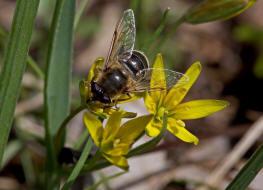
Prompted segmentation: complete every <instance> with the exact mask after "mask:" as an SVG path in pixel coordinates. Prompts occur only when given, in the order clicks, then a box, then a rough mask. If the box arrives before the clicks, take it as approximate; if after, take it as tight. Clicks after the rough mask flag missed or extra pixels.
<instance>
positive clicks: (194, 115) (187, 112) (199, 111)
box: [170, 100, 229, 120]
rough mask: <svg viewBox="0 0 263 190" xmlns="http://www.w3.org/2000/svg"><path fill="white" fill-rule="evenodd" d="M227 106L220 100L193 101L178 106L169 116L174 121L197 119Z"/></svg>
mask: <svg viewBox="0 0 263 190" xmlns="http://www.w3.org/2000/svg"><path fill="white" fill-rule="evenodd" d="M228 105H229V103H228V102H227V101H222V100H194V101H190V102H186V103H182V104H179V105H178V106H176V108H175V109H174V110H173V111H172V112H170V114H171V115H172V117H173V118H175V119H182V120H184V119H198V118H201V117H206V116H208V115H210V114H213V113H215V112H218V111H220V110H222V109H223V108H225V107H227V106H228Z"/></svg>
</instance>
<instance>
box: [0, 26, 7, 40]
mask: <svg viewBox="0 0 263 190" xmlns="http://www.w3.org/2000/svg"><path fill="white" fill-rule="evenodd" d="M0 36H2V37H3V38H7V37H8V35H7V33H6V31H5V30H4V29H3V28H2V26H0Z"/></svg>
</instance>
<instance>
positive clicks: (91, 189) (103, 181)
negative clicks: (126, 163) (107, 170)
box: [85, 171, 127, 190]
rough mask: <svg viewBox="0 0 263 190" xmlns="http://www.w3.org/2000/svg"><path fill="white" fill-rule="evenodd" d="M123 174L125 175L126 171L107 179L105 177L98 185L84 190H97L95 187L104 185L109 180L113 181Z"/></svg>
mask: <svg viewBox="0 0 263 190" xmlns="http://www.w3.org/2000/svg"><path fill="white" fill-rule="evenodd" d="M125 173H127V172H126V171H124V172H119V173H116V174H114V175H111V176H109V177H105V178H103V179H101V180H100V181H99V182H98V183H96V184H94V185H92V186H91V187H89V188H87V189H85V190H95V189H97V187H99V185H100V184H102V183H105V182H107V181H109V180H111V179H114V178H116V177H119V176H120V175H122V174H125Z"/></svg>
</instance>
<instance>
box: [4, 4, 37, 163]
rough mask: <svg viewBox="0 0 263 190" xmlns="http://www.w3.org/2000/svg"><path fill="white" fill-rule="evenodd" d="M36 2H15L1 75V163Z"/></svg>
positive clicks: (19, 84)
mask: <svg viewBox="0 0 263 190" xmlns="http://www.w3.org/2000/svg"><path fill="white" fill-rule="evenodd" d="M38 4H39V0H27V1H24V0H18V1H17V5H16V9H15V14H14V18H13V23H12V28H11V34H10V35H9V38H8V44H7V48H6V51H5V55H4V63H3V68H2V72H1V75H0V134H1V138H0V163H1V160H2V157H3V153H4V150H5V145H6V142H7V140H8V136H9V132H10V129H11V125H12V121H13V116H14V111H15V106H16V102H17V99H18V96H19V91H20V86H21V81H22V76H23V73H24V71H25V67H26V59H27V54H28V51H29V45H30V38H31V34H32V29H33V26H34V21H35V17H36V13H37V9H38Z"/></svg>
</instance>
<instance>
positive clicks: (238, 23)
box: [0, 0, 263, 190]
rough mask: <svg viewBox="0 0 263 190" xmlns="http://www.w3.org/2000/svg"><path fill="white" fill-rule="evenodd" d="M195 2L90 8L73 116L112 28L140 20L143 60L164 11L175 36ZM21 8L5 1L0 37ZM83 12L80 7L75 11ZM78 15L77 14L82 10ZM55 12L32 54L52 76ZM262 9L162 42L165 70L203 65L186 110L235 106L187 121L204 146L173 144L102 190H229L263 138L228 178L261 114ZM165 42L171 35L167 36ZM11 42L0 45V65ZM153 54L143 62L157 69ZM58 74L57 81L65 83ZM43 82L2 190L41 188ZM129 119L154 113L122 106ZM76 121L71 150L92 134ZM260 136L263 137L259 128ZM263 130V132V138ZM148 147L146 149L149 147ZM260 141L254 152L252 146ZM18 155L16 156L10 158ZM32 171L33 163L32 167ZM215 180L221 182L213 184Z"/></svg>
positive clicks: (29, 84) (169, 139)
mask: <svg viewBox="0 0 263 190" xmlns="http://www.w3.org/2000/svg"><path fill="white" fill-rule="evenodd" d="M195 3H196V1H195V0H130V1H128V0H125V1H123V0H97V1H95V0H89V2H88V6H87V7H86V9H85V12H84V15H83V17H82V18H81V20H80V24H79V27H78V28H77V30H76V33H75V36H74V52H73V55H74V56H73V68H72V85H71V88H72V98H71V105H72V106H71V107H72V109H74V108H76V107H78V105H79V102H80V97H79V92H78V82H79V81H80V80H81V79H83V78H85V77H87V75H88V72H89V68H90V66H91V64H92V63H93V61H94V60H95V59H96V58H97V57H105V56H106V54H107V52H108V49H109V46H110V42H111V38H112V34H113V31H114V27H115V24H116V22H117V20H118V19H119V17H120V15H121V14H122V12H123V11H124V10H125V9H127V8H132V9H133V10H134V13H135V17H136V30H137V31H136V32H137V36H136V45H135V47H136V49H138V50H140V49H141V48H142V47H143V45H144V44H145V42H146V40H147V39H149V36H151V35H152V34H153V32H154V31H155V30H156V29H157V27H158V26H159V24H160V22H161V19H162V15H163V12H164V11H165V9H166V8H167V7H170V8H171V10H170V12H169V14H168V22H167V25H166V29H167V28H169V27H170V26H172V25H173V24H174V22H175V20H176V18H178V17H179V16H180V15H182V14H183V13H184V12H185V10H187V9H188V8H189V7H191V6H192V5H194V4H195ZM15 4H16V1H15V0H0V27H1V28H3V29H4V30H5V31H7V32H8V31H9V30H10V26H11V22H12V17H13V12H14V9H15ZM77 4H79V1H77ZM77 7H78V6H77ZM53 10H54V1H52V0H42V1H41V4H40V7H39V12H38V17H37V20H36V24H35V28H34V31H33V37H32V40H31V41H32V42H31V48H30V55H31V56H32V57H33V59H34V60H35V61H36V62H37V63H38V65H39V66H40V67H41V68H42V70H43V71H44V70H45V63H46V60H45V59H46V54H47V52H46V49H47V39H48V32H49V27H50V21H51V19H52V13H53ZM262 10H263V1H261V0H259V1H258V2H256V3H255V4H254V5H253V6H252V7H251V8H249V9H248V10H246V11H245V12H244V13H242V14H240V15H238V16H237V17H234V18H232V19H230V20H227V21H216V22H210V23H205V24H199V25H190V24H183V25H181V26H180V27H179V28H178V30H176V32H174V33H173V35H172V36H171V37H170V38H169V39H168V40H167V41H166V42H165V44H164V45H163V47H162V49H161V50H160V52H161V53H162V54H163V58H164V64H165V66H166V68H168V69H173V70H176V71H179V72H182V73H184V72H185V71H186V69H187V68H188V67H189V66H190V65H191V64H193V63H194V62H195V61H200V62H201V64H202V67H203V69H202V72H201V74H200V76H199V78H198V80H197V81H196V83H195V84H194V86H193V87H192V88H191V90H190V91H189V93H188V95H187V96H186V98H185V100H184V101H188V100H193V99H223V100H227V101H229V102H230V106H229V107H227V108H226V109H224V110H223V111H220V112H218V113H216V114H213V115H211V116H209V117H206V118H204V119H198V120H193V121H186V127H187V129H188V130H189V131H191V132H192V133H193V134H195V135H196V136H197V137H198V138H199V145H198V146H194V145H192V144H187V143H184V142H182V141H180V140H178V139H177V138H176V137H174V136H173V135H171V134H169V133H168V132H167V134H166V135H165V138H164V140H163V141H162V142H161V143H160V144H159V145H158V146H157V147H156V148H154V149H153V150H151V151H150V152H147V153H145V154H143V155H141V156H137V157H135V158H131V159H129V163H130V171H129V172H128V173H126V174H124V175H122V176H120V177H118V178H116V179H113V180H111V181H110V182H109V184H104V186H103V185H102V186H101V187H100V188H99V189H107V188H108V187H107V186H109V187H110V189H114V190H122V189H129V190H133V189H139V190H159V189H162V190H183V189H197V188H196V185H198V184H211V185H212V186H215V187H217V188H218V189H223V188H224V187H225V186H226V185H227V184H228V183H229V182H230V181H231V180H232V179H233V177H234V176H235V174H236V173H237V171H239V170H240V168H241V167H242V166H243V165H244V163H245V162H246V161H247V160H248V158H249V157H250V156H251V155H252V153H253V152H254V151H255V150H256V148H257V147H258V146H259V145H260V144H261V143H262V142H263V136H262V135H261V134H260V133H259V132H258V135H259V136H260V135H261V136H260V137H259V138H258V137H257V138H256V137H255V138H254V141H255V143H252V144H253V145H248V146H247V148H245V149H244V153H245V154H244V155H243V154H242V155H236V156H237V158H236V159H237V162H235V163H233V164H229V165H228V167H226V168H224V169H223V171H224V172H223V173H220V172H219V171H221V170H222V168H220V166H224V163H225V162H224V158H228V156H229V155H230V154H233V151H234V150H235V149H234V147H235V145H236V144H237V143H239V142H241V141H243V139H242V137H244V136H245V135H246V134H247V133H248V131H249V130H250V131H251V130H253V127H254V126H255V123H256V122H257V121H258V120H259V119H260V117H261V116H262V113H263V100H262V98H263V91H262V84H263V83H262V81H263V19H262V18H263V11H262ZM164 32H165V31H164ZM6 42H7V40H6V39H5V38H3V37H1V36H0V63H2V60H3V51H4V47H5V45H6ZM149 52H151V50H147V52H145V53H146V55H147V56H148V58H149V61H150V62H152V61H153V60H154V57H155V55H152V54H151V53H149ZM58 74H59V73H58ZM42 90H43V81H42V80H41V79H39V78H38V77H37V76H36V75H35V73H34V71H33V70H32V69H31V68H30V67H28V68H27V70H26V73H25V74H24V78H23V86H22V90H21V94H20V98H19V101H18V104H17V107H16V112H15V115H16V119H15V121H14V124H13V128H12V132H11V135H10V140H9V142H11V143H9V144H8V146H9V149H8V150H10V151H11V155H12V156H10V158H9V159H6V162H5V165H4V167H3V168H1V170H0V189H1V190H2V189H6V190H11V189H30V188H29V186H28V185H27V182H28V180H29V181H30V180H34V179H35V178H36V175H40V174H41V171H38V169H37V168H33V169H32V168H31V169H32V171H34V173H31V174H30V173H28V172H25V170H27V169H28V168H30V166H28V165H31V166H33V164H32V163H38V164H40V165H41V164H43V163H42V162H43V157H44V156H45V148H44V147H43V146H42V145H41V144H40V143H38V142H37V141H35V139H37V140H39V141H41V139H43V137H44V127H43V118H44V115H43V97H42V95H41V92H42ZM122 107H123V108H124V109H125V110H128V111H134V112H137V113H138V114H139V115H142V114H145V113H147V110H146V109H145V108H144V104H143V101H140V100H139V101H136V102H133V103H129V104H125V105H123V106H122ZM81 118H82V114H79V115H78V116H77V117H76V118H74V120H73V121H72V122H71V123H70V126H69V133H68V136H67V146H68V147H71V146H72V144H73V143H74V142H76V140H77V139H78V137H79V136H80V134H81V133H82V132H83V130H85V128H84V126H83V123H82V119H81ZM261 128H262V127H261ZM262 131H263V130H261V131H260V132H262ZM145 140H148V139H142V140H141V141H140V143H141V142H144V141H145ZM254 141H253V142H254ZM10 147H11V148H10ZM30 162H32V163H30ZM117 171H119V169H117V168H116V167H109V168H106V169H104V170H103V171H102V172H99V173H96V172H95V173H94V174H93V177H92V178H93V180H94V181H96V180H98V179H100V177H101V176H108V175H111V174H113V173H116V172H117ZM213 177H214V178H213ZM89 183H92V180H91V176H90V175H84V176H82V177H81V178H80V179H79V180H77V182H76V183H75V184H74V186H73V189H83V188H84V187H87V185H88V184H89ZM249 189H251V190H262V189H263V171H261V172H260V173H259V174H258V176H257V177H256V178H255V179H254V181H253V182H252V183H251V184H250V186H249Z"/></svg>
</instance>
